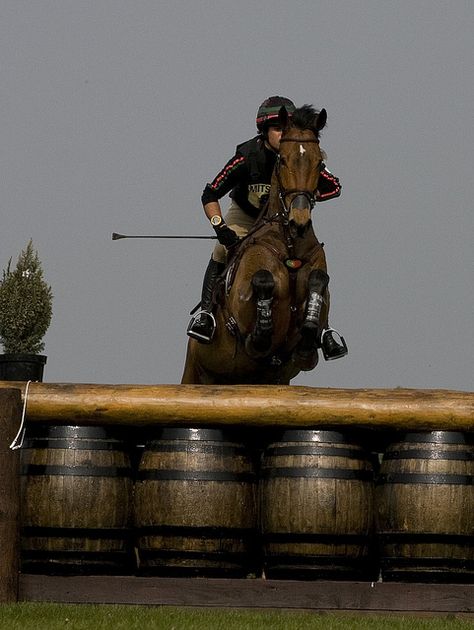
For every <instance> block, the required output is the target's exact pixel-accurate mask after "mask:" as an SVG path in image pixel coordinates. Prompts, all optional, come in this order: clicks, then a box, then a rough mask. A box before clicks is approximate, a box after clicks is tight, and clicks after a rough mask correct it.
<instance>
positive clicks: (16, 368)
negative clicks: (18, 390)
mask: <svg viewBox="0 0 474 630" xmlns="http://www.w3.org/2000/svg"><path fill="white" fill-rule="evenodd" d="M46 358H47V357H45V356H43V355H41V354H0V381H35V382H42V381H43V371H44V365H45V363H46Z"/></svg>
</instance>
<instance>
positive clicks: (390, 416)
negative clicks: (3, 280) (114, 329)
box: [0, 381, 474, 431]
mask: <svg viewBox="0 0 474 630" xmlns="http://www.w3.org/2000/svg"><path fill="white" fill-rule="evenodd" d="M7 387H8V388H18V389H20V390H21V391H22V393H23V396H24V392H25V387H26V384H25V383H24V382H11V381H0V388H7ZM27 419H28V421H29V422H45V421H46V422H48V421H49V422H51V421H52V420H54V422H56V423H58V424H71V423H74V424H81V425H87V424H89V425H90V424H104V425H108V424H115V425H132V426H147V425H151V424H174V425H188V426H189V425H190V424H191V425H194V426H202V425H209V424H217V425H238V424H244V425H248V426H257V427H265V426H275V425H278V426H282V427H283V426H288V427H310V426H317V427H324V426H350V427H354V428H372V429H374V428H376V429H391V430H410V431H413V430H415V431H416V430H430V431H435V430H438V431H442V430H444V431H448V430H449V431H473V430H474V392H463V391H451V390H442V389H433V390H417V389H401V388H400V389H332V388H313V387H304V386H292V385H290V386H279V385H259V386H247V385H233V386H225V385H219V386H210V385H105V384H104V385H99V384H67V383H30V386H29V391H28V398H27Z"/></svg>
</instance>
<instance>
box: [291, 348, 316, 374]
mask: <svg viewBox="0 0 474 630" xmlns="http://www.w3.org/2000/svg"><path fill="white" fill-rule="evenodd" d="M318 361H319V356H318V351H317V350H313V351H311V352H295V353H294V355H293V363H294V364H295V365H296V367H297V368H298V369H299V370H301V371H302V372H309V371H310V370H314V368H315V367H316V366H317V365H318Z"/></svg>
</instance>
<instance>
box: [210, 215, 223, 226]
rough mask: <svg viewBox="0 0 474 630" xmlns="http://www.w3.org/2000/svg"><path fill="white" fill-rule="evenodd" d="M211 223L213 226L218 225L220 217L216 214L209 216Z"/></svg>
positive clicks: (220, 220) (220, 221)
mask: <svg viewBox="0 0 474 630" xmlns="http://www.w3.org/2000/svg"><path fill="white" fill-rule="evenodd" d="M211 223H212V225H214V226H217V225H220V224H221V223H222V217H220V216H219V215H218V214H215V215H214V216H213V217H211Z"/></svg>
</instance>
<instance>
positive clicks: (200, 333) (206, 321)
mask: <svg viewBox="0 0 474 630" xmlns="http://www.w3.org/2000/svg"><path fill="white" fill-rule="evenodd" d="M224 267H225V265H224V263H220V262H216V261H215V260H213V259H212V258H211V260H210V261H209V264H208V265H207V269H206V273H205V274H204V282H203V285H202V293H201V310H200V311H199V313H198V314H197V315H195V316H194V317H193V318H192V320H191V321H190V323H189V326H188V330H187V333H188V335H189V336H190V337H193V338H194V339H197V340H198V341H199V342H201V343H211V341H212V338H213V336H214V332H215V330H216V320H215V318H214V315H213V314H212V295H213V293H214V287H215V285H216V282H217V278H218V277H219V276H220V274H221V273H222V272H223V271H224Z"/></svg>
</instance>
